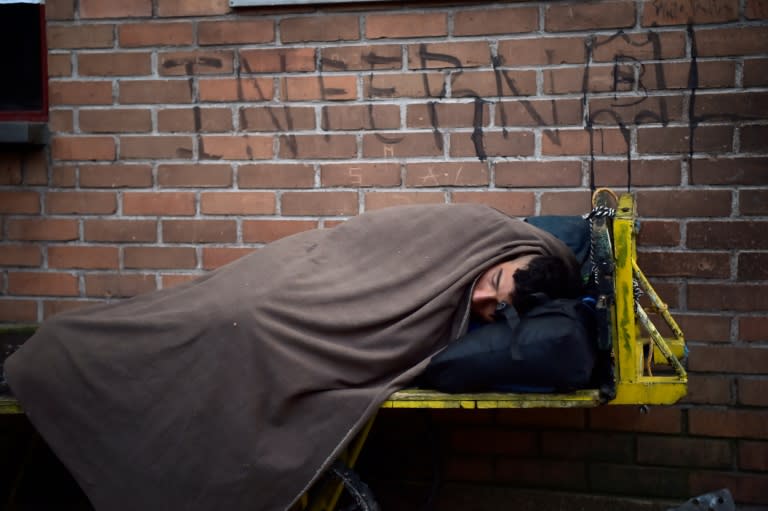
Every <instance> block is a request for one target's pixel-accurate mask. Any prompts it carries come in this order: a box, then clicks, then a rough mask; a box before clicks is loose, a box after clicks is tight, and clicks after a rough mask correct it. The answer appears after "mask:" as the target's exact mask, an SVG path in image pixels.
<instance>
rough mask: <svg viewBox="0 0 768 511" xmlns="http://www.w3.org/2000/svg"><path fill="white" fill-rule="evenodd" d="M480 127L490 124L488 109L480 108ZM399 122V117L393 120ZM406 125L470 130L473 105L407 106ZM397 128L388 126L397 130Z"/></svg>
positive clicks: (485, 107) (377, 121)
mask: <svg viewBox="0 0 768 511" xmlns="http://www.w3.org/2000/svg"><path fill="white" fill-rule="evenodd" d="M481 116H482V117H481V121H480V123H478V124H480V125H482V126H487V125H488V124H490V119H488V107H487V105H483V106H482V110H481ZM393 120H397V121H398V122H399V117H396V118H394V119H393ZM406 123H407V125H408V127H409V128H430V127H432V126H434V125H438V126H440V128H442V129H445V128H456V127H458V128H472V127H474V125H475V105H474V104H471V103H461V104H459V103H444V104H434V103H430V104H416V103H414V104H412V105H408V111H407V114H406ZM376 125H377V126H378V127H379V128H384V126H380V125H379V119H378V117H377V118H376ZM398 126H399V124H398V125H395V126H390V128H397V127H398Z"/></svg>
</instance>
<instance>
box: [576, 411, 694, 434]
mask: <svg viewBox="0 0 768 511" xmlns="http://www.w3.org/2000/svg"><path fill="white" fill-rule="evenodd" d="M588 420H589V427H590V429H593V430H608V431H636V432H644V433H679V432H680V431H681V427H682V416H681V413H680V410H679V409H677V408H659V407H656V408H652V409H651V410H650V412H649V413H641V412H640V410H639V409H638V407H636V406H604V407H600V408H594V409H591V410H589V411H588Z"/></svg>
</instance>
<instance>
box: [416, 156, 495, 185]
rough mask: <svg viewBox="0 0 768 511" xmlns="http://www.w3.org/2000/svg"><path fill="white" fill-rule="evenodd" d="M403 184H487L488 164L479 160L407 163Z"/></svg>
mask: <svg viewBox="0 0 768 511" xmlns="http://www.w3.org/2000/svg"><path fill="white" fill-rule="evenodd" d="M405 185H406V186H409V187H427V186H487V185H488V165H487V164H485V163H480V162H464V163H449V162H439V163H437V162H436V163H409V164H408V165H406V173H405Z"/></svg>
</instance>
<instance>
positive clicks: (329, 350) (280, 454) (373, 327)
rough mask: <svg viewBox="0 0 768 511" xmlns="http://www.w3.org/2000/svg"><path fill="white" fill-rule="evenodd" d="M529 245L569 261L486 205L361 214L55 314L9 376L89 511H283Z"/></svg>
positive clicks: (456, 331) (550, 240)
mask: <svg viewBox="0 0 768 511" xmlns="http://www.w3.org/2000/svg"><path fill="white" fill-rule="evenodd" d="M531 253H534V254H555V255H559V256H562V257H563V258H565V259H566V260H567V261H568V262H569V263H570V264H571V265H573V267H574V268H575V264H576V262H575V259H574V258H573V256H572V254H571V252H570V251H569V250H568V249H567V248H566V247H565V245H563V244H562V243H560V242H559V241H558V240H556V239H555V238H554V237H552V236H550V235H549V234H547V233H545V232H543V231H541V230H538V229H536V228H534V227H532V226H530V225H528V224H526V223H524V222H522V221H520V220H517V219H513V218H510V217H508V216H506V215H504V214H502V213H500V212H498V211H496V210H494V209H491V208H488V207H486V206H480V205H436V206H405V207H395V208H389V209H385V210H381V211H378V212H373V213H367V214H363V215H360V216H358V217H355V218H352V219H350V220H348V221H347V222H345V223H344V224H342V225H340V226H338V227H335V228H333V229H327V230H315V231H309V232H305V233H301V234H297V235H294V236H291V237H288V238H284V239H282V240H278V241H276V242H274V243H271V244H269V245H267V246H266V247H264V248H261V249H259V250H256V251H255V252H254V253H252V254H250V255H247V256H245V257H243V258H242V259H239V260H237V261H235V262H234V263H232V264H229V265H227V266H224V267H222V268H220V269H218V270H216V271H214V272H211V273H210V274H208V275H206V276H204V277H202V278H200V279H197V280H195V281H193V282H189V283H187V284H184V285H181V286H178V287H174V288H171V289H168V290H162V291H157V292H152V293H148V294H145V295H141V296H137V297H135V298H132V299H130V300H126V301H122V302H117V303H109V304H104V305H99V306H95V307H92V308H88V309H82V310H77V311H73V312H70V313H66V314H62V315H60V316H56V317H54V318H52V319H50V320H49V321H47V322H45V323H44V324H43V325H42V326H41V328H40V329H39V331H38V332H37V333H36V334H35V335H34V336H33V337H32V338H31V339H29V340H28V341H27V342H26V343H25V344H24V346H22V347H21V348H20V350H19V351H17V352H16V353H15V354H14V355H12V356H11V357H10V358H9V359H8V361H7V363H6V367H5V369H6V376H7V379H8V381H9V382H10V385H11V388H12V390H13V392H14V394H15V395H16V396H17V398H18V399H19V401H20V403H21V405H22V407H23V408H24V410H25V411H26V413H27V414H28V416H29V418H30V420H31V421H32V423H33V424H34V425H35V427H36V428H37V429H38V430H39V432H40V433H41V434H42V435H43V437H44V438H45V439H46V441H47V442H48V443H49V445H50V446H51V447H52V448H53V450H54V452H55V453H56V454H57V455H58V456H59V458H60V459H61V460H62V461H63V462H64V464H65V465H66V466H67V467H68V468H69V469H70V471H71V472H72V474H73V475H74V477H75V478H76V479H77V481H78V483H79V484H80V485H81V486H82V488H83V490H84V491H85V492H86V494H87V495H88V497H89V498H90V499H91V502H92V503H93V505H94V506H95V508H96V509H97V510H106V511H119V510H130V511H135V510H138V509H142V510H171V509H172V510H218V509H221V510H227V511H237V510H246V509H247V510H250V511H278V510H284V509H286V508H287V507H289V506H290V505H291V504H292V503H293V502H294V501H295V500H296V499H297V498H298V497H299V496H300V495H301V494H302V492H304V491H305V490H306V489H307V488H308V486H309V485H310V484H311V483H312V482H313V481H314V480H315V479H316V478H317V477H318V476H319V475H320V474H321V473H322V472H323V470H324V469H325V468H326V467H327V466H328V465H329V464H330V463H331V462H332V460H333V459H334V457H335V455H336V454H337V453H338V452H339V450H340V449H341V448H342V447H343V446H344V445H345V444H346V442H347V441H348V440H350V438H351V436H352V435H353V434H354V433H355V432H357V431H358V430H359V429H360V428H361V427H362V425H363V424H364V423H365V421H366V420H367V419H368V418H369V417H370V416H371V415H372V414H373V413H374V412H375V411H376V409H377V408H378V407H379V406H380V404H381V403H382V402H383V401H385V400H386V399H387V397H388V396H389V395H390V394H391V393H392V392H394V391H396V390H398V389H400V388H403V387H404V386H406V385H407V384H408V382H409V381H411V380H412V379H413V377H415V376H416V375H417V374H418V373H419V372H420V371H421V370H423V368H424V367H425V366H426V364H427V363H428V361H429V359H430V357H431V356H433V355H434V354H435V353H437V352H438V351H439V350H440V349H441V348H443V347H445V346H446V345H447V344H448V343H449V342H451V341H452V340H455V339H456V338H458V337H459V336H460V335H461V334H462V333H463V332H464V331H466V326H467V325H466V323H467V318H468V314H469V313H468V310H469V307H468V304H469V296H470V291H471V289H470V288H471V287H472V283H473V281H474V280H475V278H476V277H477V276H478V275H479V274H480V273H481V272H482V271H483V269H485V268H487V267H489V266H491V265H493V264H495V263H497V262H500V261H502V260H505V259H509V258H514V257H516V256H519V255H523V254H531Z"/></svg>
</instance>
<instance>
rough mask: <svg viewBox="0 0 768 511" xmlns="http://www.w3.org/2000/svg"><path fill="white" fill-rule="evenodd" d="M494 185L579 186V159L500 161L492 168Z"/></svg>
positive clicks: (533, 186) (520, 186) (524, 186)
mask: <svg viewBox="0 0 768 511" xmlns="http://www.w3.org/2000/svg"><path fill="white" fill-rule="evenodd" d="M494 175H495V183H496V186H504V187H510V188H539V187H552V186H554V187H562V186H579V185H580V184H581V179H582V173H581V162H579V161H500V162H498V163H497V164H496V167H495V169H494Z"/></svg>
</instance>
